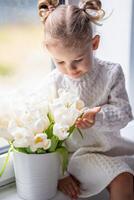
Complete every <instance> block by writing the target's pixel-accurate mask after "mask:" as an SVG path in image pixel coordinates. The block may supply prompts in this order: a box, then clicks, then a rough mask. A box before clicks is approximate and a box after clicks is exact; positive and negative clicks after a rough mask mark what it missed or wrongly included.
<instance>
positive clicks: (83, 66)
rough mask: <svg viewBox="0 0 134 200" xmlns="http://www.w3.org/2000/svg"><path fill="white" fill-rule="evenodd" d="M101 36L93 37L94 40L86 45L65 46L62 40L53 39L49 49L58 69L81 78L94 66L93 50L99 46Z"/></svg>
mask: <svg viewBox="0 0 134 200" xmlns="http://www.w3.org/2000/svg"><path fill="white" fill-rule="evenodd" d="M98 43H99V38H97V36H96V37H95V38H93V40H92V42H90V43H88V44H85V45H83V46H84V47H80V48H78V49H76V48H70V47H64V46H63V45H62V44H61V43H60V41H52V40H51V44H49V45H47V49H48V51H49V53H50V55H51V56H52V59H53V61H54V63H55V65H56V67H57V68H58V70H59V71H60V72H61V73H63V74H66V75H68V76H70V77H71V78H79V77H80V76H82V75H84V74H85V73H87V72H89V71H90V69H91V68H92V60H93V55H92V54H93V50H95V49H97V48H98Z"/></svg>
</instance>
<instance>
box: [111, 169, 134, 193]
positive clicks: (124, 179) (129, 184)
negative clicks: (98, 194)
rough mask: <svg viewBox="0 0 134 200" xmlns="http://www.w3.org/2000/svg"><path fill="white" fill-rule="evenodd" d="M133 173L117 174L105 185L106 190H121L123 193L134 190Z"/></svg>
mask: <svg viewBox="0 0 134 200" xmlns="http://www.w3.org/2000/svg"><path fill="white" fill-rule="evenodd" d="M133 180H134V179H133V175H132V174H130V173H129V172H124V173H121V174H119V175H118V176H117V177H116V178H115V179H114V180H113V181H112V182H111V183H110V184H109V185H108V187H107V189H108V191H109V192H111V191H112V190H122V192H123V193H127V192H128V193H130V192H133V190H134V181H133Z"/></svg>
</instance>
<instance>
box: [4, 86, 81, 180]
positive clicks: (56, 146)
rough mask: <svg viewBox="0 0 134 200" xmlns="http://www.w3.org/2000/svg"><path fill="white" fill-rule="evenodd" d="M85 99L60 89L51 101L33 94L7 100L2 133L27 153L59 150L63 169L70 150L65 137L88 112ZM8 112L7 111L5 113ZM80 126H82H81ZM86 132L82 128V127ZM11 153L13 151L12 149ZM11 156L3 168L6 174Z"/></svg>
mask: <svg viewBox="0 0 134 200" xmlns="http://www.w3.org/2000/svg"><path fill="white" fill-rule="evenodd" d="M84 109H85V108H84V103H83V101H82V100H80V99H79V98H78V97H77V96H76V95H74V94H72V93H69V92H68V91H64V90H62V89H60V90H59V91H58V98H55V99H53V100H52V101H51V102H48V100H47V99H46V98H45V97H44V98H37V96H35V95H31V96H29V97H28V98H26V97H25V98H20V99H19V100H17V101H16V99H14V101H12V104H8V107H7V103H6V102H5V107H4V104H2V106H1V112H0V115H1V116H0V137H3V138H5V139H6V140H8V142H9V144H10V149H9V152H10V151H11V150H15V151H19V152H23V153H27V154H44V153H51V152H55V151H57V152H59V153H60V154H61V155H62V156H61V158H62V167H63V171H64V170H65V169H66V167H67V162H68V150H67V149H66V147H65V145H64V141H65V140H66V139H67V138H69V136H70V135H71V134H73V131H74V129H76V127H75V121H76V120H77V118H78V117H80V116H82V114H83V112H84ZM3 113H4V114H3ZM77 129H78V128H77ZM78 131H79V133H80V134H81V136H82V133H81V131H80V130H79V129H78ZM8 157H9V153H8ZM8 157H7V159H6V161H5V163H4V165H3V168H2V170H1V172H0V176H1V175H2V174H3V172H4V169H5V166H6V163H7V161H8Z"/></svg>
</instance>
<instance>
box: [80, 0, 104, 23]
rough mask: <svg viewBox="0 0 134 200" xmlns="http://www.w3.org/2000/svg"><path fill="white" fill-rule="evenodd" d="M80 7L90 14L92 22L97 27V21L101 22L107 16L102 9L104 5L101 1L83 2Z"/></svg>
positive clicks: (88, 0) (84, 0)
mask: <svg viewBox="0 0 134 200" xmlns="http://www.w3.org/2000/svg"><path fill="white" fill-rule="evenodd" d="M79 7H80V8H81V9H83V10H84V11H85V12H86V13H88V15H89V18H90V20H91V21H92V22H94V23H95V24H97V25H100V24H99V23H97V21H100V20H102V19H103V17H104V16H105V11H104V10H103V9H102V3H101V1H100V0H81V1H80V3H79Z"/></svg>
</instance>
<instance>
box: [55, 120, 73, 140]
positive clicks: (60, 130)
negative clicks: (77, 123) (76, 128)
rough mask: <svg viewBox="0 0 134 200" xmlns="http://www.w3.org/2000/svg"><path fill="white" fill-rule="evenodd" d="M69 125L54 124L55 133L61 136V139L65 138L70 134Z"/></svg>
mask: <svg viewBox="0 0 134 200" xmlns="http://www.w3.org/2000/svg"><path fill="white" fill-rule="evenodd" d="M68 130H69V126H66V125H61V124H54V127H53V134H54V135H55V136H57V137H58V138H59V140H65V139H66V138H67V137H68V136H69V132H68Z"/></svg>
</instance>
